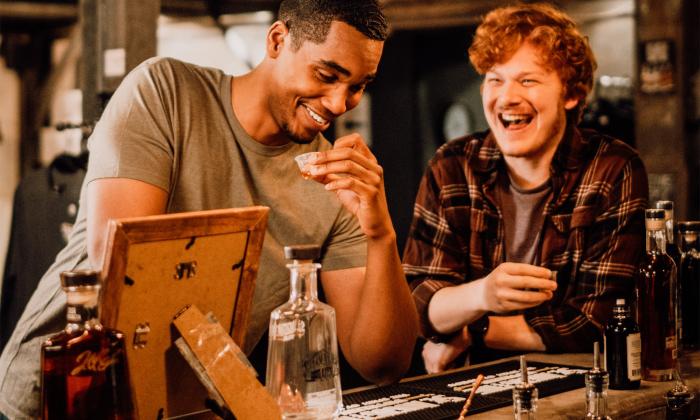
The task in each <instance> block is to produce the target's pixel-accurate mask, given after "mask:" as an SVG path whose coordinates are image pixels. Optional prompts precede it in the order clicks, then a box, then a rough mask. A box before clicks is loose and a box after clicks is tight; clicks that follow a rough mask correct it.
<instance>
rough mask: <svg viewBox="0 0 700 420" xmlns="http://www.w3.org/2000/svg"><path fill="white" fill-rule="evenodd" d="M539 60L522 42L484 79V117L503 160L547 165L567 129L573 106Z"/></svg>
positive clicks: (554, 78)
mask: <svg viewBox="0 0 700 420" xmlns="http://www.w3.org/2000/svg"><path fill="white" fill-rule="evenodd" d="M541 56H542V54H540V53H539V51H538V50H537V49H536V48H535V47H533V46H532V45H531V44H529V43H527V42H525V43H524V44H523V45H522V46H521V47H520V48H519V49H518V50H517V51H516V52H515V54H513V56H512V57H510V58H509V59H508V60H507V61H506V62H504V63H499V64H496V65H494V66H493V67H492V68H491V69H490V70H489V71H487V72H486V74H485V76H484V82H483V85H482V103H483V107H484V113H485V115H486V120H487V121H488V124H489V127H490V128H491V131H492V132H493V134H494V136H495V138H496V142H497V143H498V147H499V148H500V150H501V152H502V153H503V155H504V156H505V158H506V161H508V160H509V159H513V158H522V159H526V160H530V161H537V160H540V159H543V158H544V159H550V160H551V159H552V157H553V156H554V152H555V151H556V148H557V146H558V145H559V142H560V141H561V138H562V136H563V134H564V129H565V128H566V111H567V110H570V109H573V108H574V107H575V106H576V104H577V103H578V100H576V99H566V98H565V93H566V92H565V88H564V85H563V84H562V82H561V79H560V77H559V75H558V74H557V73H556V71H554V70H551V69H549V68H547V67H546V66H543V65H542V63H541V62H540V61H539V59H538V57H541Z"/></svg>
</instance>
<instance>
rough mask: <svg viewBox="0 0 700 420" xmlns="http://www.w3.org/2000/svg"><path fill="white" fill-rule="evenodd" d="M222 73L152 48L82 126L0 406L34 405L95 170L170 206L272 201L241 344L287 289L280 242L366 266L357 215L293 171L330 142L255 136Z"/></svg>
mask: <svg viewBox="0 0 700 420" xmlns="http://www.w3.org/2000/svg"><path fill="white" fill-rule="evenodd" d="M232 80H233V78H232V77H231V76H228V75H225V74H224V73H222V72H221V71H219V70H215V69H210V68H202V67H198V66H195V65H191V64H187V63H183V62H180V61H177V60H174V59H166V58H154V59H150V60H148V61H146V62H144V63H143V64H141V65H140V66H139V67H137V68H136V69H134V70H133V71H132V72H131V73H130V74H129V75H128V76H127V77H126V78H125V79H124V81H123V82H122V84H121V85H120V87H119V89H118V90H117V92H116V93H115V94H114V95H113V97H112V98H111V100H110V102H109V104H108V106H107V108H106V109H105V112H104V114H103V115H102V118H101V119H100V121H99V122H98V124H97V125H96V127H95V130H94V132H93V134H92V136H91V137H90V140H89V143H88V147H89V150H90V160H89V163H88V171H87V175H86V178H85V182H84V184H83V190H82V193H81V206H80V210H79V212H78V216H77V220H76V224H75V227H74V230H73V233H72V236H71V238H70V239H69V243H68V245H67V246H66V248H65V249H64V250H62V251H61V253H59V255H58V257H57V260H56V262H55V263H54V264H53V265H52V267H51V268H50V269H49V270H48V271H47V273H46V274H45V275H44V277H43V278H42V280H41V281H40V283H39V286H38V288H37V291H36V292H35V293H34V295H33V296H32V298H31V299H30V301H29V303H28V306H27V309H25V312H24V314H23V315H22V317H21V319H20V320H19V322H18V324H17V329H16V330H15V332H14V334H13V335H12V337H11V339H10V341H9V342H8V344H7V346H6V348H5V350H4V352H3V354H2V357H1V358H0V375H1V374H5V372H7V373H6V374H5V375H4V377H2V378H0V412H3V413H4V414H6V415H8V416H9V417H10V418H14V417H22V416H35V415H37V414H38V408H39V361H40V344H41V342H42V341H43V340H44V339H45V338H46V337H47V336H48V335H51V334H53V333H54V332H56V331H58V330H60V329H62V328H63V326H64V325H65V297H64V295H63V292H62V291H61V288H60V284H59V283H60V282H59V273H60V272H61V271H65V270H71V269H75V268H88V267H89V263H88V260H87V252H86V229H85V216H86V209H85V208H84V207H85V203H86V200H85V192H86V186H87V185H88V184H89V183H90V182H91V181H93V180H95V179H100V178H130V179H136V180H140V181H143V182H147V183H149V184H152V185H155V186H157V187H159V188H162V189H163V190H165V191H167V192H168V204H167V212H168V213H174V212H185V211H198V210H209V209H221V208H231V207H244V206H252V205H263V206H268V207H270V214H269V217H268V225H267V230H266V233H265V239H264V243H263V251H262V254H261V259H260V265H259V270H258V275H257V278H256V288H255V295H254V298H253V307H252V314H251V317H250V321H249V326H248V331H247V334H246V348H245V350H246V352H250V351H251V350H252V348H253V347H254V345H255V344H256V343H257V342H258V340H259V339H260V337H261V336H262V334H263V333H264V332H265V330H266V328H267V325H268V322H269V315H270V312H271V311H272V310H273V309H274V308H275V307H277V306H279V305H280V304H282V303H284V302H285V301H286V300H287V298H288V296H289V284H288V282H289V272H288V270H287V268H286V267H285V260H284V252H283V247H284V246H285V245H292V244H320V245H322V259H321V261H320V262H321V265H322V270H323V271H329V270H337V269H343V268H350V267H361V266H364V265H365V263H366V252H367V248H366V241H365V237H364V235H363V234H362V232H361V230H360V227H359V224H358V222H357V219H356V218H355V217H354V216H353V215H352V214H350V213H349V212H348V211H347V210H345V208H344V207H343V206H342V205H341V204H340V202H339V201H338V200H337V198H336V196H335V194H334V193H333V192H329V191H326V190H325V189H324V188H323V185H321V184H319V183H317V182H314V181H309V180H305V179H304V178H302V177H301V176H300V173H299V169H298V167H297V165H296V163H295V161H294V156H296V155H298V154H301V153H305V152H310V151H318V150H327V149H330V148H331V147H332V146H331V144H330V143H329V142H328V141H327V140H325V139H324V138H323V137H322V136H321V135H319V136H317V137H316V139H314V140H313V141H312V142H311V143H309V144H307V145H299V144H295V143H289V144H286V145H284V146H276V147H270V146H265V145H262V144H260V143H258V142H257V141H255V140H254V139H253V138H251V137H250V136H249V135H248V134H247V133H246V132H245V131H244V130H243V128H242V127H241V126H240V123H239V122H238V120H237V118H236V116H235V115H234V113H233V109H232V106H231V83H232ZM123 199H124V200H137V199H138V197H128V196H125V197H123ZM153 299H158V296H153Z"/></svg>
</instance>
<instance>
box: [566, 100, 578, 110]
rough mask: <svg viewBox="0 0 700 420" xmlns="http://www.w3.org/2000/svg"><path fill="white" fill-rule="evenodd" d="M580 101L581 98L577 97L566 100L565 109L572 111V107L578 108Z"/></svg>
mask: <svg viewBox="0 0 700 420" xmlns="http://www.w3.org/2000/svg"><path fill="white" fill-rule="evenodd" d="M578 101H579V100H578V99H577V98H570V99H566V102H564V109H566V110H567V111H571V110H572V109H574V108H576V105H578Z"/></svg>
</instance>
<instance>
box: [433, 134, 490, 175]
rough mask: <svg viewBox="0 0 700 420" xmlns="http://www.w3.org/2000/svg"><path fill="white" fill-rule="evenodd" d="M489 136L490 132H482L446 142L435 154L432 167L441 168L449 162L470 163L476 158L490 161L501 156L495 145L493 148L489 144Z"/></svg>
mask: <svg viewBox="0 0 700 420" xmlns="http://www.w3.org/2000/svg"><path fill="white" fill-rule="evenodd" d="M488 134H489V131H488V130H486V131H480V132H476V133H472V134H469V135H466V136H463V137H458V138H456V139H453V140H450V141H448V142H446V143H445V144H443V145H442V146H440V147H439V148H438V149H437V151H436V152H435V155H434V156H433V158H432V159H431V165H432V166H440V165H444V164H446V163H448V162H464V161H467V162H468V161H471V160H472V159H474V158H475V157H477V158H484V159H489V158H491V157H493V156H494V155H497V154H499V152H498V148H497V147H495V144H494V145H493V147H491V146H489V144H487V142H486V138H487V136H488Z"/></svg>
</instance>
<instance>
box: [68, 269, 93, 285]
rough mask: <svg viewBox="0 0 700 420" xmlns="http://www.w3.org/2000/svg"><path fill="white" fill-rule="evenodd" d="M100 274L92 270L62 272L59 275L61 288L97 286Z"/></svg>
mask: <svg viewBox="0 0 700 420" xmlns="http://www.w3.org/2000/svg"><path fill="white" fill-rule="evenodd" d="M99 284H100V272H99V271H94V270H77V271H64V272H62V273H61V286H62V287H90V286H99Z"/></svg>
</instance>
